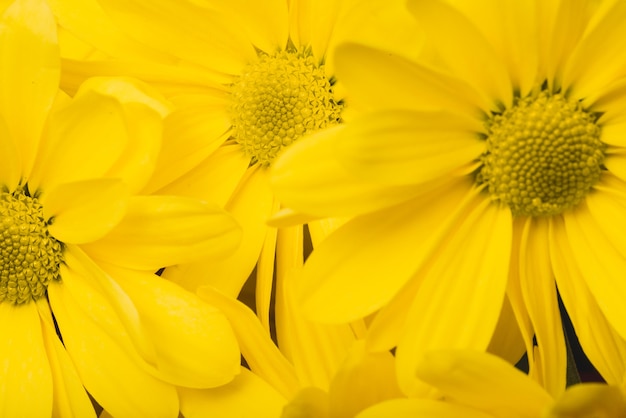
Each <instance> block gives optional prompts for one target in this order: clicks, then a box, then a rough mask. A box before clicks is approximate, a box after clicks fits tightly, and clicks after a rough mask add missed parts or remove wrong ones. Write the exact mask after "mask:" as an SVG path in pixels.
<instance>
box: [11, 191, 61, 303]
mask: <svg viewBox="0 0 626 418" xmlns="http://www.w3.org/2000/svg"><path fill="white" fill-rule="evenodd" d="M0 235H1V237H2V244H1V246H2V256H1V259H0V302H9V303H12V304H15V305H19V304H23V303H26V302H29V301H32V300H37V299H39V298H41V297H42V296H44V295H45V293H46V289H47V287H48V283H50V281H51V280H60V276H59V266H60V264H61V262H62V261H63V251H62V245H61V243H60V242H58V241H57V240H55V239H54V238H53V237H51V236H50V235H49V234H48V228H47V223H46V221H45V220H44V217H43V209H42V206H41V204H40V203H39V201H38V200H37V199H36V198H34V197H31V196H28V195H27V194H25V193H24V190H23V189H18V190H17V191H15V192H13V193H8V192H0Z"/></svg>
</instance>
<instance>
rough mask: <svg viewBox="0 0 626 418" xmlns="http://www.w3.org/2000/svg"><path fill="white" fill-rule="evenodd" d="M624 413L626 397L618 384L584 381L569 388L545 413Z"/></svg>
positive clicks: (553, 416) (557, 417) (558, 416)
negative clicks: (610, 384)
mask: <svg viewBox="0 0 626 418" xmlns="http://www.w3.org/2000/svg"><path fill="white" fill-rule="evenodd" d="M624 414H626V397H625V396H624V392H623V389H622V388H621V387H620V386H619V385H615V386H609V385H604V384H600V383H585V384H580V385H575V386H572V387H571V388H569V389H568V390H567V391H565V393H564V394H563V396H561V397H560V398H559V399H557V400H556V402H555V404H554V405H553V406H552V408H550V410H549V412H548V413H546V414H545V416H546V417H548V418H569V417H590V416H605V417H620V416H623V415H624Z"/></svg>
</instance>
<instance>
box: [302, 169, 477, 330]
mask: <svg viewBox="0 0 626 418" xmlns="http://www.w3.org/2000/svg"><path fill="white" fill-rule="evenodd" d="M470 188H471V186H470V185H469V184H467V183H466V182H465V181H461V182H459V183H457V184H451V185H450V187H449V188H448V189H447V190H446V191H445V192H444V191H442V190H439V189H438V190H436V191H434V192H432V193H431V194H428V195H427V196H426V198H425V199H424V200H423V201H427V202H429V204H426V205H425V204H423V201H422V200H421V199H415V200H412V201H409V202H407V203H405V204H402V205H398V206H394V207H391V208H389V209H386V210H382V211H378V212H375V213H372V214H370V215H364V216H362V217H358V218H355V219H354V220H352V221H349V222H347V223H346V224H345V225H343V226H342V227H340V228H339V229H338V230H337V231H336V232H334V233H333V234H332V235H331V236H329V237H328V238H327V239H326V240H325V241H323V242H322V243H321V244H320V245H319V246H318V247H317V248H316V249H315V251H313V253H312V254H311V255H310V256H309V258H308V259H307V261H306V263H305V267H304V273H303V275H302V278H301V280H300V281H299V283H298V284H297V288H296V291H297V294H298V296H299V299H300V301H301V302H302V306H301V307H302V309H303V312H304V313H305V314H306V315H307V316H309V317H311V318H315V319H316V320H318V321H324V322H334V323H341V322H349V321H352V320H355V319H357V318H361V317H364V316H366V315H368V314H370V313H372V312H374V311H376V310H377V309H380V308H381V307H382V306H384V305H385V304H386V303H387V302H388V301H389V300H390V299H391V298H392V297H393V296H394V295H395V294H396V292H397V291H398V290H399V289H400V288H401V287H402V286H403V285H404V284H405V283H406V282H407V281H408V280H409V279H410V278H411V277H412V276H413V275H414V274H415V271H416V270H417V269H418V268H419V266H420V264H421V263H423V262H424V259H425V257H426V254H428V250H429V248H430V246H431V245H433V242H437V240H438V239H440V236H441V234H442V231H445V230H446V229H447V228H449V227H450V224H451V222H452V220H453V219H454V218H455V214H457V213H458V212H457V210H458V207H459V206H461V207H462V204H463V200H464V199H465V198H466V197H467V196H468V195H470V194H471V192H470ZM383 277H384V278H385V279H384V280H381V278H383Z"/></svg>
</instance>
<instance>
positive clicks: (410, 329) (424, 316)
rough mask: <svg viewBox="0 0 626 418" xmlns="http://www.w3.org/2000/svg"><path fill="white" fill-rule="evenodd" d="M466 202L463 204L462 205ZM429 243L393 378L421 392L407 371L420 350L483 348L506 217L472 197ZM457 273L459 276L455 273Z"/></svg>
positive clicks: (505, 248) (499, 278)
mask: <svg viewBox="0 0 626 418" xmlns="http://www.w3.org/2000/svg"><path fill="white" fill-rule="evenodd" d="M468 206H469V207H468ZM468 206H466V207H465V210H464V211H463V212H462V213H464V215H465V216H462V215H461V214H459V215H458V216H459V218H460V219H459V218H457V220H456V222H451V223H450V226H449V230H448V232H447V235H446V238H443V239H441V241H440V242H439V243H437V244H436V246H433V247H434V248H432V250H431V251H432V252H430V254H429V258H430V259H429V260H428V262H427V263H425V264H424V266H423V267H422V269H421V270H420V271H418V272H417V274H416V279H417V280H421V282H422V283H421V285H420V288H419V290H418V292H417V294H416V295H415V299H414V300H413V303H412V306H411V311H410V312H409V315H408V317H407V322H406V326H405V331H404V335H403V336H402V339H401V340H400V342H399V344H398V349H397V352H396V354H397V361H398V379H399V382H400V385H401V387H402V388H403V390H404V391H405V393H407V394H418V393H424V391H425V390H426V389H427V388H426V387H425V385H424V384H423V383H422V382H421V381H419V380H417V379H416V378H415V376H414V374H413V370H415V367H416V366H417V364H419V363H420V361H421V360H422V356H423V354H424V353H425V352H427V351H428V350H432V349H439V348H463V349H477V350H485V349H486V348H487V346H488V344H489V341H490V340H491V338H492V336H493V332H494V330H495V327H496V324H497V321H498V317H499V315H500V311H501V309H502V302H503V299H504V294H505V289H506V283H507V279H508V270H509V257H510V251H511V243H512V220H511V212H510V210H509V209H508V208H501V207H498V206H497V205H494V204H492V203H491V201H489V200H486V199H484V197H483V196H482V195H479V196H474V197H473V199H472V201H471V202H470V205H468ZM460 271H461V272H463V274H462V275H459V272H460Z"/></svg>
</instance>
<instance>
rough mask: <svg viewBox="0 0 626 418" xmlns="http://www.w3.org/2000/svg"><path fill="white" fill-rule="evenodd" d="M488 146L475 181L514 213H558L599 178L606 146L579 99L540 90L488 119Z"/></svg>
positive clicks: (576, 201)
mask: <svg viewBox="0 0 626 418" xmlns="http://www.w3.org/2000/svg"><path fill="white" fill-rule="evenodd" d="M487 129H488V137H487V140H486V141H487V147H486V148H487V150H486V152H485V153H484V154H483V155H482V157H481V160H482V168H481V170H480V172H479V174H478V181H479V182H480V183H486V185H487V190H488V191H489V193H490V194H491V196H492V197H493V198H494V199H495V200H498V201H501V202H503V203H505V204H506V205H508V206H509V207H510V208H511V211H512V212H513V214H514V215H527V216H541V215H555V214H558V213H562V212H563V211H565V210H566V209H568V208H571V207H573V206H575V205H577V204H578V203H579V202H580V201H581V200H582V199H583V198H584V197H585V196H586V195H587V193H588V192H589V190H590V189H591V187H592V186H593V185H594V184H595V183H596V182H597V181H598V179H599V178H600V174H601V171H602V163H603V161H604V150H605V147H606V146H605V144H604V143H603V142H601V141H600V127H599V126H598V125H597V124H596V122H595V118H594V117H593V116H592V115H591V114H590V113H588V112H586V111H585V110H583V109H582V108H581V106H580V104H579V103H577V102H571V101H568V100H567V99H566V98H565V97H563V95H561V94H549V93H547V92H543V91H542V92H541V93H539V94H538V95H535V96H530V97H527V98H523V99H520V100H518V101H517V103H516V104H515V105H514V106H513V107H511V108H510V109H507V110H506V111H505V112H503V113H502V114H499V115H494V116H493V117H492V118H491V119H490V120H489V121H488V123H487Z"/></svg>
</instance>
